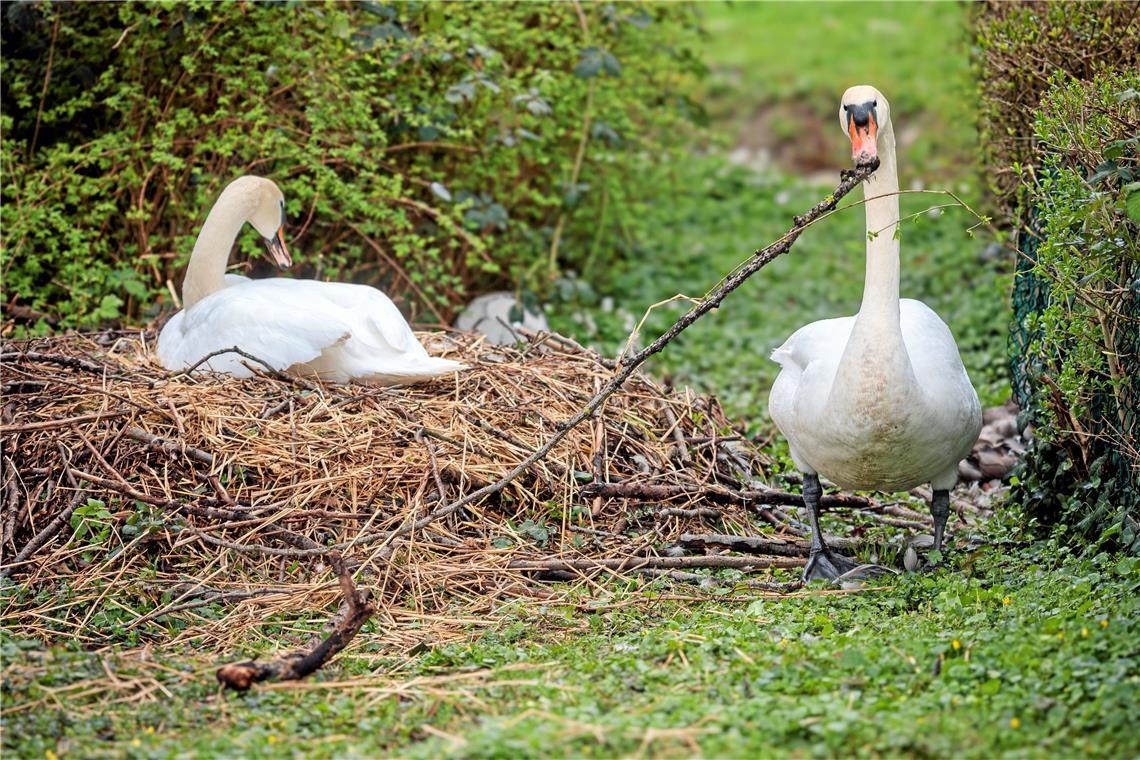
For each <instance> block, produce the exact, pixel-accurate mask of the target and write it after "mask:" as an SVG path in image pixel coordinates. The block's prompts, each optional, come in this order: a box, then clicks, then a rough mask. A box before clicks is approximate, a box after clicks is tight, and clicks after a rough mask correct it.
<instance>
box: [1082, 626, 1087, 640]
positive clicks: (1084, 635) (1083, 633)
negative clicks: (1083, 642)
mask: <svg viewBox="0 0 1140 760" xmlns="http://www.w3.org/2000/svg"><path fill="white" fill-rule="evenodd" d="M1088 635H1089V629H1088V628H1082V629H1081V636H1082V637H1083V638H1088Z"/></svg>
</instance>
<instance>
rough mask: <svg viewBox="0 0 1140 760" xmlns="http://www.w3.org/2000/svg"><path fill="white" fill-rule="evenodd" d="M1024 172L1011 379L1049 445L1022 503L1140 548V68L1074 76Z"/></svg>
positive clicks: (1039, 124)
mask: <svg viewBox="0 0 1140 760" xmlns="http://www.w3.org/2000/svg"><path fill="white" fill-rule="evenodd" d="M1034 136H1035V139H1036V141H1037V143H1038V146H1039V150H1040V152H1041V158H1040V162H1039V163H1040V166H1039V167H1038V168H1033V167H1018V169H1019V171H1018V176H1019V177H1020V179H1021V181H1022V183H1023V185H1024V193H1025V198H1026V203H1027V204H1028V205H1027V209H1028V210H1029V212H1027V213H1031V221H1030V226H1029V227H1028V228H1027V229H1026V230H1024V231H1023V232H1022V234H1021V242H1022V250H1023V252H1024V253H1025V256H1024V257H1022V259H1021V261H1020V262H1019V266H1018V269H1019V272H1018V276H1017V278H1016V280H1015V290H1014V296H1013V302H1014V307H1015V310H1016V311H1017V319H1018V321H1017V324H1016V325H1015V329H1014V336H1013V337H1014V340H1013V348H1014V357H1013V359H1014V360H1013V368H1014V380H1015V388H1016V389H1017V391H1018V395H1019V400H1020V401H1021V403H1022V406H1023V407H1028V411H1029V414H1030V415H1031V417H1032V419H1033V421H1034V422H1035V423H1036V425H1037V435H1038V437H1039V438H1041V439H1042V440H1043V441H1044V442H1045V443H1046V444H1048V445H1047V446H1044V447H1039V450H1038V451H1037V452H1036V453H1035V454H1034V455H1033V457H1032V458H1031V459H1030V460H1029V462H1028V464H1027V467H1026V471H1027V474H1026V476H1025V482H1024V483H1023V484H1022V487H1021V489H1020V494H1019V495H1020V497H1021V499H1022V500H1023V501H1025V502H1026V503H1027V506H1028V507H1029V509H1030V511H1031V512H1032V513H1036V514H1037V515H1038V516H1039V517H1041V518H1043V520H1044V521H1045V522H1048V523H1059V524H1061V525H1064V526H1066V527H1069V528H1073V529H1074V532H1075V533H1076V534H1078V535H1081V536H1083V537H1086V538H1089V539H1092V540H1094V542H1095V541H1096V540H1097V539H1098V538H1100V539H1109V538H1114V539H1115V540H1116V542H1118V543H1120V544H1122V545H1123V546H1125V547H1127V548H1130V549H1131V550H1132V551H1137V552H1140V523H1138V518H1140V443H1138V440H1140V424H1138V423H1140V73H1137V71H1136V70H1128V71H1121V72H1119V73H1109V72H1105V73H1102V74H1100V75H1098V76H1097V77H1096V78H1095V79H1094V80H1093V81H1092V82H1082V81H1079V80H1076V79H1072V78H1070V77H1068V76H1065V75H1056V76H1055V77H1054V78H1053V87H1052V89H1051V90H1050V91H1049V92H1048V94H1047V95H1046V97H1045V99H1044V102H1043V103H1042V107H1041V111H1040V112H1039V113H1038V115H1037V117H1036V120H1035V131H1034Z"/></svg>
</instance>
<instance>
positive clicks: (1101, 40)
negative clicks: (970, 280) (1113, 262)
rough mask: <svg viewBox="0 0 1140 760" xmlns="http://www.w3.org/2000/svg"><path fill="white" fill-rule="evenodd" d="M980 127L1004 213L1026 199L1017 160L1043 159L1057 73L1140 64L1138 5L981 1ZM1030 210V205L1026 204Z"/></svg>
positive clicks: (1084, 76)
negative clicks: (1041, 144) (1039, 154)
mask: <svg viewBox="0 0 1140 760" xmlns="http://www.w3.org/2000/svg"><path fill="white" fill-rule="evenodd" d="M974 8H975V9H976V11H975V18H974V24H975V27H976V29H977V47H976V50H977V51H978V67H977V68H978V80H979V88H980V91H981V112H980V119H979V123H980V131H981V138H982V139H981V145H982V150H983V159H984V164H985V166H986V169H987V172H988V175H989V180H990V186H991V190H992V191H993V192H994V193H995V194H996V196H997V201H998V203H999V205H1000V206H1001V207H1002V211H1003V212H1005V213H1007V214H1009V213H1012V212H1014V210H1015V209H1016V208H1017V206H1018V204H1019V198H1018V194H1017V189H1018V187H1019V184H1018V183H1019V178H1018V176H1017V174H1016V173H1015V172H1014V171H1013V169H1012V167H1013V166H1015V165H1022V166H1024V165H1028V164H1032V163H1033V162H1034V161H1035V158H1036V143H1035V132H1034V114H1036V112H1037V110H1038V107H1039V106H1040V104H1041V101H1042V98H1043V97H1044V96H1045V94H1046V92H1047V91H1048V90H1049V87H1050V78H1051V77H1052V76H1053V75H1054V73H1056V72H1066V73H1068V74H1070V75H1072V76H1073V77H1075V78H1076V79H1081V80H1086V81H1087V80H1091V79H1092V78H1093V77H1094V76H1095V75H1096V73H1097V72H1099V71H1101V70H1103V69H1105V68H1109V67H1115V68H1117V69H1119V70H1121V71H1127V70H1130V69H1132V70H1135V69H1136V68H1138V67H1140V16H1138V15H1137V13H1136V6H1135V4H1134V3H1120V2H1086V3H1071V2H1057V1H1056V0H1054V1H1053V2H1048V3H1043V2H1025V1H1024V0H1022V1H1020V2H992V1H991V2H987V3H981V4H978V5H975V6H974ZM1023 208H1024V206H1023Z"/></svg>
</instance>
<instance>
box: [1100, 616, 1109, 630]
mask: <svg viewBox="0 0 1140 760" xmlns="http://www.w3.org/2000/svg"><path fill="white" fill-rule="evenodd" d="M1100 627H1101V628H1108V619H1107V618H1106V619H1104V620H1102V621H1100Z"/></svg>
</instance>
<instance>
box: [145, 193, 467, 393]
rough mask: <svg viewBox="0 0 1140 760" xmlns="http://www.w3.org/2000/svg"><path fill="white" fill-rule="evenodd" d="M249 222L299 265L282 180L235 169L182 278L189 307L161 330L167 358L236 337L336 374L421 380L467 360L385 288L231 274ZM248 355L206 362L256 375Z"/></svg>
mask: <svg viewBox="0 0 1140 760" xmlns="http://www.w3.org/2000/svg"><path fill="white" fill-rule="evenodd" d="M246 222H249V223H250V224H252V225H253V227H254V228H255V229H256V230H257V231H258V232H259V233H261V236H262V237H263V238H265V243H266V246H267V247H268V248H269V253H270V255H271V256H272V257H273V260H274V262H276V264H277V265H278V266H279V267H280V268H282V269H286V268H288V267H290V266H292V263H293V262H292V259H291V258H290V256H289V251H288V250H286V248H285V239H284V235H283V230H284V226H285V198H284V196H282V194H281V190H280V189H278V187H277V185H275V184H274V183H273V182H271V181H270V180H268V179H264V178H262V177H252V176H246V177H239V178H238V179H235V180H234V181H233V182H231V183H230V184H229V185H227V186H226V189H225V190H223V191H222V194H221V196H219V198H218V200H217V202H216V203H215V204H214V207H213V208H212V209H211V210H210V214H209V216H207V217H206V222H205V224H203V225H202V231H201V232H200V233H199V234H198V240H197V242H196V243H195V244H194V252H193V253H192V254H191V255H190V264H189V266H188V267H187V268H186V279H184V280H183V281H182V306H183V309H182V311H180V312H178V313H177V314H175V315H174V316H173V317H171V319H170V321H169V322H167V323H166V326H165V327H163V328H162V333H161V334H160V335H159V336H158V358H159V361H160V362H162V365H163V366H164V367H166V368H167V369H170V370H176V369H185V368H187V367H191V366H193V365H194V364H196V363H197V362H199V361H201V360H202V358H203V357H206V356H209V355H210V354H212V353H214V352H216V351H224V350H225V349H228V348H235V347H236V348H239V349H241V350H242V351H245V352H246V353H248V354H251V355H252V356H256V357H257V358H258V359H261V360H262V361H264V362H266V363H267V364H268V365H270V366H271V367H273V368H274V369H277V370H282V371H289V372H293V373H295V374H302V375H317V376H318V377H319V378H320V379H322V380H325V381H327V382H332V383H343V382H347V381H349V380H362V381H365V382H371V383H377V384H381V385H395V384H400V383H414V382H417V381H419V380H427V379H429V378H432V377H437V376H439V375H447V374H450V373H452V372H455V371H457V370H461V369H464V367H465V365H463V364H460V363H459V362H454V361H450V360H448V359H437V358H435V357H432V356H429V355H428V353H427V351H425V350H424V347H423V346H422V345H420V342H419V341H418V340H416V336H415V335H414V334H413V333H412V329H411V328H410V327H409V326H408V323H407V321H405V320H404V317H403V315H402V314H400V310H399V309H397V308H396V305H395V304H393V303H392V301H391V299H389V298H388V297H387V296H386V295H384V294H383V293H381V292H380V291H379V290H376V289H375V288H370V287H368V286H366V285H353V284H349V283H337V282H317V281H315V280H291V279H286V278H278V279H268V280H250V279H249V278H247V277H242V276H240V275H233V274H230V275H227V274H226V262H227V261H228V260H229V256H230V249H231V248H233V245H234V240H235V239H236V238H237V235H238V232H240V231H241V228H242V226H243V225H244V224H245V223H246ZM245 361H246V359H245V357H242V356H241V355H239V354H235V353H222V354H219V355H217V356H214V357H212V358H210V359H209V360H208V361H206V362H205V363H203V364H202V367H201V368H202V369H203V370H212V371H214V372H224V373H227V374H230V375H233V376H235V377H249V376H250V375H251V374H252V372H251V370H250V369H249V368H248V367H247V366H246V365H245V363H244V362H245Z"/></svg>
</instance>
